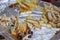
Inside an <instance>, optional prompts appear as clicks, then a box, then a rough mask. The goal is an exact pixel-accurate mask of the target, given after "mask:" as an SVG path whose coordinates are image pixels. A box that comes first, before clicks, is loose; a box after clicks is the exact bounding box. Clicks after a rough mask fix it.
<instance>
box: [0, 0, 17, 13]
mask: <svg viewBox="0 0 60 40" xmlns="http://www.w3.org/2000/svg"><path fill="white" fill-rule="evenodd" d="M14 3H16V0H0V13H1V12H2V11H4V10H5V8H6V7H8V6H9V5H11V4H14Z"/></svg>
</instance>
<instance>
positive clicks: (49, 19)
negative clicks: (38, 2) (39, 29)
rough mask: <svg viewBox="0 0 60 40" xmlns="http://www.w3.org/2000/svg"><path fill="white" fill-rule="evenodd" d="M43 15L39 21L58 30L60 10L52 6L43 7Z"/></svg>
mask: <svg viewBox="0 0 60 40" xmlns="http://www.w3.org/2000/svg"><path fill="white" fill-rule="evenodd" d="M42 12H43V15H42V17H41V19H40V20H42V21H43V22H45V23H46V24H51V25H52V26H53V27H56V28H60V25H59V24H60V9H59V8H58V7H56V6H54V5H52V4H50V5H47V4H45V5H44V10H42Z"/></svg>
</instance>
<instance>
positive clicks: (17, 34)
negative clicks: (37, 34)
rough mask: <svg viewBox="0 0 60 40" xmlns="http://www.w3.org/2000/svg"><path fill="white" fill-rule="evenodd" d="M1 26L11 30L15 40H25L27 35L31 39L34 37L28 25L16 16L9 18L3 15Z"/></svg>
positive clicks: (0, 19)
mask: <svg viewBox="0 0 60 40" xmlns="http://www.w3.org/2000/svg"><path fill="white" fill-rule="evenodd" d="M0 25H3V26H5V27H7V28H8V29H9V30H8V32H9V33H10V34H11V36H12V37H13V38H14V39H15V40H20V39H21V40H23V38H24V37H25V36H26V35H29V36H28V38H31V37H32V35H33V32H32V31H31V29H30V27H29V26H28V24H27V23H26V22H24V21H22V20H20V19H18V17H15V16H11V17H7V16H6V15H5V14H3V15H1V16H0Z"/></svg>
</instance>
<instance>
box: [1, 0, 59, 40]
mask: <svg viewBox="0 0 60 40" xmlns="http://www.w3.org/2000/svg"><path fill="white" fill-rule="evenodd" d="M14 3H16V0H0V15H2V14H6V15H7V17H8V16H11V15H14V16H17V17H18V18H19V19H21V20H23V21H24V20H25V19H26V16H28V15H31V16H32V17H33V18H36V19H38V20H39V18H40V17H41V15H42V13H43V12H41V11H36V10H33V13H32V14H28V13H25V14H22V15H19V14H18V13H17V11H18V9H17V8H16V9H14V8H12V9H11V8H9V7H8V6H9V5H11V4H14ZM44 4H47V5H49V3H46V2H43V1H40V2H39V3H38V5H40V6H42V7H43V6H44ZM0 28H1V26H0ZM6 29H7V28H1V29H0V30H1V31H0V34H1V35H3V36H4V37H5V38H6V40H14V39H13V38H12V37H11V36H10V34H9V33H8V32H7V31H6ZM4 30H5V31H4ZM7 30H8V29H7ZM31 30H32V31H33V36H32V38H29V40H50V39H51V38H52V37H53V36H54V35H55V33H56V31H58V30H59V29H56V28H46V27H42V29H38V28H36V29H35V30H34V29H33V28H32V29H31ZM23 40H24V39H23Z"/></svg>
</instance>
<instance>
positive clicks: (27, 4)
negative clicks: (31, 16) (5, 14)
mask: <svg viewBox="0 0 60 40" xmlns="http://www.w3.org/2000/svg"><path fill="white" fill-rule="evenodd" d="M37 3H38V0H16V3H15V4H12V5H10V6H9V7H10V8H15V7H17V8H19V11H18V13H19V14H22V13H23V12H29V11H31V12H32V10H33V9H34V8H36V6H37Z"/></svg>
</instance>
